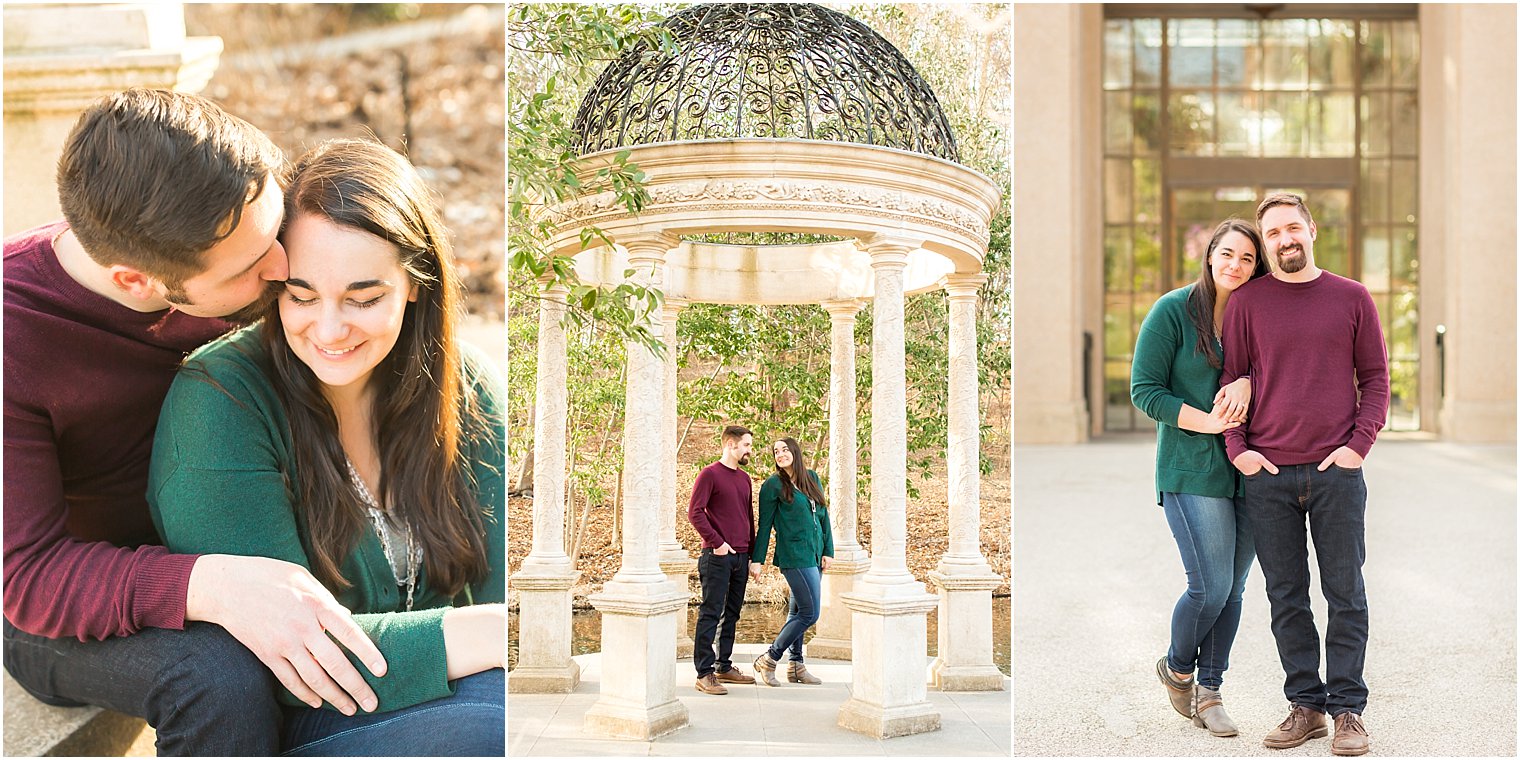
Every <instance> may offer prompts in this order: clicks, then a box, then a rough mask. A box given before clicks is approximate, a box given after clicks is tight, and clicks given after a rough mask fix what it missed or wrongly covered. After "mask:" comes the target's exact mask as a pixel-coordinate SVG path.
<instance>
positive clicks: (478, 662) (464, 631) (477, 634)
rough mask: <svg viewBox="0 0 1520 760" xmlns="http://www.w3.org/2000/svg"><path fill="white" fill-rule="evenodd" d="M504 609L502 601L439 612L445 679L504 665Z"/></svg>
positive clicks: (505, 618)
mask: <svg viewBox="0 0 1520 760" xmlns="http://www.w3.org/2000/svg"><path fill="white" fill-rule="evenodd" d="M506 630H507V609H506V606H505V605H502V604H475V605H470V606H468V607H455V608H453V609H451V610H449V611H448V612H445V613H443V647H444V652H445V655H446V658H447V660H448V678H449V680H451V681H452V680H454V679H456V678H464V677H465V676H468V675H474V674H475V673H480V672H482V671H486V670H490V669H492V668H501V667H506V657H507V656H506V650H507V640H506Z"/></svg>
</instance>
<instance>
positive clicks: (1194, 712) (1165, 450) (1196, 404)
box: [1130, 219, 1267, 736]
mask: <svg viewBox="0 0 1520 760" xmlns="http://www.w3.org/2000/svg"><path fill="white" fill-rule="evenodd" d="M1202 263H1203V267H1202V272H1201V273H1200V274H1199V276H1198V280H1197V281H1196V282H1194V283H1193V284H1191V285H1188V286H1186V287H1183V288H1179V289H1177V290H1174V291H1172V292H1170V293H1167V294H1166V295H1164V296H1162V297H1161V298H1160V299H1159V300H1157V301H1156V305H1155V306H1154V307H1152V308H1151V311H1150V314H1149V315H1148V316H1146V318H1145V323H1144V324H1143V325H1142V326H1141V327H1140V336H1139V338H1138V339H1137V340H1136V341H1135V358H1134V363H1133V365H1132V367H1133V368H1132V373H1131V378H1130V396H1131V398H1132V399H1133V400H1134V403H1135V406H1137V407H1139V408H1140V410H1141V411H1144V412H1145V413H1146V415H1148V416H1149V417H1150V418H1151V419H1153V420H1155V421H1156V422H1157V423H1158V424H1157V433H1156V490H1157V492H1158V498H1157V502H1158V503H1159V504H1160V505H1161V506H1162V508H1163V509H1164V510H1165V512H1166V520H1167V523H1168V524H1169V525H1170V526H1171V529H1172V536H1173V537H1174V538H1176V540H1177V549H1178V551H1179V552H1180V553H1181V555H1182V565H1183V568H1184V569H1185V570H1186V571H1187V579H1188V587H1187V592H1186V593H1184V594H1183V595H1182V597H1181V598H1180V599H1178V600H1177V604H1176V607H1175V608H1174V609H1173V610H1172V636H1171V638H1172V641H1171V648H1170V649H1169V650H1168V652H1167V654H1166V656H1165V657H1162V658H1161V660H1160V661H1158V662H1157V663H1156V673H1157V675H1159V676H1160V678H1161V681H1162V683H1163V684H1165V685H1166V688H1167V690H1168V695H1169V697H1170V699H1171V703H1172V707H1173V708H1174V709H1175V710H1176V711H1177V712H1178V713H1181V714H1182V716H1183V717H1190V718H1192V719H1193V725H1195V726H1198V727H1200V728H1207V729H1208V730H1209V732H1210V733H1212V734H1214V735H1215V736H1235V735H1236V734H1237V733H1239V732H1238V731H1237V729H1236V727H1235V724H1234V723H1233V722H1232V721H1231V720H1230V716H1229V715H1228V714H1227V713H1226V712H1225V710H1224V702H1223V700H1222V699H1221V698H1220V696H1219V687H1220V685H1221V684H1222V683H1223V675H1224V671H1225V669H1226V668H1227V667H1229V657H1230V645H1231V644H1232V643H1234V640H1235V631H1236V629H1238V628H1239V626H1240V604H1241V594H1242V592H1243V591H1244V590H1245V583H1246V575H1247V573H1249V572H1250V570H1251V560H1252V558H1253V556H1254V555H1255V548H1254V545H1253V543H1252V541H1251V534H1250V531H1249V530H1248V527H1247V525H1246V521H1245V520H1244V518H1243V516H1241V515H1240V514H1239V513H1238V512H1237V511H1236V506H1235V498H1234V497H1235V495H1236V478H1235V468H1234V467H1233V466H1232V465H1231V464H1230V462H1229V460H1228V459H1227V458H1226V456H1225V451H1224V437H1223V436H1222V435H1220V433H1222V432H1224V431H1225V430H1226V429H1228V428H1232V427H1236V426H1238V425H1239V424H1241V422H1242V421H1244V419H1245V411H1246V409H1247V408H1248V407H1249V404H1250V380H1249V379H1246V378H1241V379H1240V380H1237V381H1236V382H1235V383H1231V385H1230V386H1229V387H1226V388H1224V389H1221V388H1220V387H1219V375H1220V370H1221V368H1222V367H1223V366H1224V361H1223V352H1224V349H1223V346H1222V345H1221V344H1220V342H1219V335H1220V328H1221V326H1222V325H1223V322H1224V309H1225V304H1226V302H1227V301H1228V300H1229V298H1230V294H1231V293H1232V292H1234V291H1235V289H1236V288H1238V287H1240V286H1241V285H1243V284H1245V283H1246V282H1247V281H1248V280H1252V279H1255V278H1257V277H1261V276H1262V275H1265V274H1266V273H1267V266H1266V260H1265V258H1264V257H1263V256H1262V245H1261V236H1260V235H1258V234H1257V232H1256V228H1255V227H1252V226H1251V225H1250V224H1247V223H1246V222H1243V221H1241V220H1239V219H1227V220H1225V221H1224V222H1223V223H1221V224H1220V225H1219V227H1218V228H1216V229H1215V230H1214V236H1213V238H1212V239H1210V240H1209V245H1208V247H1207V248H1206V249H1205V250H1204V254H1203V262H1202ZM1195 670H1196V671H1197V677H1196V678H1195V677H1194V671H1195ZM1195 684H1196V687H1197V688H1196V690H1195V688H1194V686H1195Z"/></svg>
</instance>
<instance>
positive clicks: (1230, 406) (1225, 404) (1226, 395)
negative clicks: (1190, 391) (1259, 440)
mask: <svg viewBox="0 0 1520 760" xmlns="http://www.w3.org/2000/svg"><path fill="white" fill-rule="evenodd" d="M1250 408H1251V378H1249V377H1241V378H1236V380H1235V382H1232V383H1230V384H1229V385H1226V386H1224V387H1223V388H1220V389H1219V392H1218V393H1216V394H1214V412H1215V413H1220V414H1222V416H1223V417H1224V418H1225V419H1227V420H1230V421H1231V422H1245V421H1246V410H1247V409H1250Z"/></svg>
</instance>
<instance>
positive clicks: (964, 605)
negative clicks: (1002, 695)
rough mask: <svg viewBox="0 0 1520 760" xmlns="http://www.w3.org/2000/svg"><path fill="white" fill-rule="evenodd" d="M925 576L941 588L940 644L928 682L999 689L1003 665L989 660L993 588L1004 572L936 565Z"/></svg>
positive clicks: (965, 688)
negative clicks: (951, 571)
mask: <svg viewBox="0 0 1520 760" xmlns="http://www.w3.org/2000/svg"><path fill="white" fill-rule="evenodd" d="M929 582H930V583H932V584H934V589H935V590H936V591H938V592H939V637H938V647H937V648H936V651H937V654H936V656H935V658H934V663H933V664H932V665H930V668H929V682H930V683H931V684H933V685H934V688H936V689H939V690H940V691H1002V690H1003V671H1001V670H998V669H997V666H996V665H994V664H993V661H992V637H993V635H994V633H993V630H992V591H993V589H995V588H997V587H998V586H1000V585H1002V583H1003V579H1002V577H1001V576H998V575H995V574H992V573H988V574H987V575H980V576H978V575H948V574H946V573H943V572H940V571H938V570H936V571H935V572H932V573H930V574H929Z"/></svg>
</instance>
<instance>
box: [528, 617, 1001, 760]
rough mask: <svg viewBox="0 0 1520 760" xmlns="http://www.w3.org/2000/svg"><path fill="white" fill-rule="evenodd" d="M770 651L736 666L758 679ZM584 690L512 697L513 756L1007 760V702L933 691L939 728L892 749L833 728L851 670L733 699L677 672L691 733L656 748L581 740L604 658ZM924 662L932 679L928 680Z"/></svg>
mask: <svg viewBox="0 0 1520 760" xmlns="http://www.w3.org/2000/svg"><path fill="white" fill-rule="evenodd" d="M763 648H764V645H762V644H738V645H736V646H735V647H734V661H735V662H736V663H738V664H739V666H740V667H741V668H742V669H743V670H744V672H746V673H750V674H751V675H753V672H752V671H753V670H754V669H753V668H752V667H751V666H750V663H751V662H752V661H753V660H754V659H755V657H757V656H758V655H759V654H760V652H761V650H762V649H763ZM575 659H576V661H577V662H579V663H580V665H581V683H580V685H579V686H578V687H576V689H575V691H574V692H572V693H570V694H508V695H507V754H508V755H509V756H512V757H524V756H529V755H568V756H585V755H591V756H640V757H642V756H692V757H766V756H784V757H837V756H843V755H878V756H881V755H884V756H892V757H908V756H913V757H925V756H927V757H958V756H976V755H987V756H1002V757H1007V756H1008V755H1009V738H1010V731H1009V728H1010V722H1009V717H1010V714H1009V692H1008V691H1006V689H1007V688H1008V686H1007V684H1008V681H1007V680H1006V679H1005V680H1004V688H1005V691H999V692H981V693H964V692H962V693H943V692H938V691H935V690H934V689H932V688H931V689H929V691H928V698H929V701H930V702H932V703H933V704H934V706H935V707H937V708H939V712H940V722H941V728H940V730H938V731H931V732H929V733H927V734H919V735H917V736H902V737H898V738H895V739H887V740H885V741H883V740H879V739H873V738H870V737H867V736H863V735H861V734H857V733H854V732H853V731H847V730H845V729H843V728H840V727H839V726H837V725H835V721H836V719H837V717H838V713H839V706H840V705H841V704H844V701H845V700H846V699H848V698H849V681H850V663H848V662H843V661H839V660H815V659H809V660H808V670H809V671H811V672H812V673H813V674H814V675H816V676H818V677H819V678H821V679H823V681H824V682H823V684H822V685H819V686H801V685H793V684H785V683H783V685H782V686H779V687H776V688H770V687H766V686H761V685H760V684H758V683H757V684H755V685H754V686H736V685H734V684H728V689H729V692H728V694H727V695H726V696H721V697H718V696H710V695H706V694H700V693H698V692H697V691H696V689H695V688H694V687H693V686H692V683H693V682H694V681H696V671H694V670H693V669H692V667H691V659H690V658H687V659H684V660H679V661H677V663H676V672H677V674H678V677H677V679H676V697H677V698H678V699H680V700H681V702H682V703H683V704H685V705H686V709H687V710H688V711H689V712H690V720H691V725H689V726H687V727H686V728H683V729H681V730H679V731H676V732H674V733H670V734H666V735H665V736H661V737H659V738H657V739H655V740H654V741H652V742H640V741H626V740H617V739H600V738H596V737H592V736H590V735H588V734H585V733H582V732H581V718H582V716H584V715H585V713H586V710H587V709H588V708H590V707H591V705H592V704H593V703H595V702H596V699H597V694H598V687H599V684H600V680H601V655H600V654H589V655H580V656H578V657H576V658H575ZM927 663H928V661H927V660H925V668H924V670H925V673H926V674H927V672H928V665H927Z"/></svg>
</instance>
